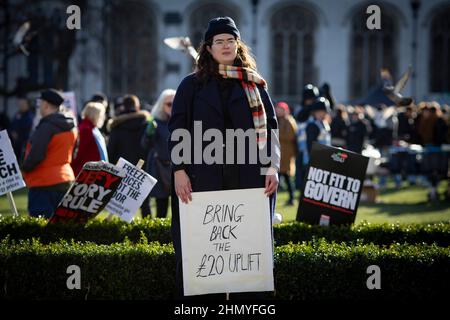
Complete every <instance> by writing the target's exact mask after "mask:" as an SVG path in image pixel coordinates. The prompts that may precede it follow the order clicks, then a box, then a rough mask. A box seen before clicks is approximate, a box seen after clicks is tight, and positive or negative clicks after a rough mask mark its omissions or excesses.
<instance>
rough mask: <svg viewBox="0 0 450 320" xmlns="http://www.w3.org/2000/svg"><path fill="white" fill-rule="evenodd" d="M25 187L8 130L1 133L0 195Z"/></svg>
mask: <svg viewBox="0 0 450 320" xmlns="http://www.w3.org/2000/svg"><path fill="white" fill-rule="evenodd" d="M23 187H25V182H24V181H23V178H22V173H21V172H20V168H19V164H18V163H17V159H16V155H15V154H14V150H13V148H12V145H11V141H10V140H9V136H8V133H7V132H6V130H2V131H0V195H4V194H5V193H8V192H12V191H14V190H17V189H20V188H23Z"/></svg>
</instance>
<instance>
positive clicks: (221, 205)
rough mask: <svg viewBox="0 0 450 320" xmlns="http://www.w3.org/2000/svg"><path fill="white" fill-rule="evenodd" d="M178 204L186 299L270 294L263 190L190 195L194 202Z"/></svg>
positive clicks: (268, 235)
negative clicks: (243, 293) (192, 296)
mask: <svg viewBox="0 0 450 320" xmlns="http://www.w3.org/2000/svg"><path fill="white" fill-rule="evenodd" d="M179 203H180V224H181V248H182V256H183V284H184V294H185V295H186V296H190V295H199V294H207V293H224V292H225V293H229V292H252V291H255V292H256V291H273V290H274V282H273V252H272V226H271V223H270V210H269V198H268V197H266V195H265V194H264V189H263V188H258V189H241V190H227V191H211V192H194V193H192V202H190V203H189V204H187V205H186V204H184V203H182V202H181V200H179Z"/></svg>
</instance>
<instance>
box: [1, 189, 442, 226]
mask: <svg viewBox="0 0 450 320" xmlns="http://www.w3.org/2000/svg"><path fill="white" fill-rule="evenodd" d="M446 188H447V182H442V183H441V184H440V186H439V193H441V194H442V193H443V192H444V190H445V189H446ZM13 195H14V199H15V202H16V205H17V209H18V211H19V214H21V215H27V195H26V189H22V190H19V191H15V192H14V193H13ZM298 195H299V193H298V192H297V193H296V200H295V202H294V205H293V206H285V205H284V204H285V202H286V200H287V193H286V192H279V193H278V198H277V208H276V212H278V213H281V214H282V215H283V221H285V222H287V221H293V220H295V216H296V214H297V206H298ZM152 200H153V199H152ZM151 204H152V212H153V215H155V212H156V209H155V203H154V201H152V203H151ZM0 214H3V215H10V214H11V210H10V208H9V203H8V199H7V197H6V195H3V196H1V197H0ZM106 215H107V213H102V214H100V215H99V216H98V217H97V219H103V218H104V217H106ZM138 216H140V214H138ZM169 216H170V209H169ZM363 220H366V221H369V222H372V223H384V222H388V223H396V222H399V223H433V222H442V221H445V222H450V203H449V202H448V201H444V200H441V201H440V202H437V203H436V202H435V203H427V191H426V189H425V188H424V187H420V186H414V187H403V188H400V189H395V188H394V187H393V185H392V184H388V189H386V190H384V191H382V192H381V193H380V195H379V196H378V200H377V203H375V204H365V203H360V205H359V208H358V213H357V216H356V223H358V222H361V221H363Z"/></svg>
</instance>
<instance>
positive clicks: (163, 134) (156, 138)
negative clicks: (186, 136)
mask: <svg viewBox="0 0 450 320" xmlns="http://www.w3.org/2000/svg"><path fill="white" fill-rule="evenodd" d="M155 122H156V123H157V127H156V129H155V132H154V134H153V135H152V136H151V138H148V137H147V135H146V134H145V133H144V135H143V139H142V142H141V144H142V146H143V147H144V148H145V149H150V150H149V152H148V154H147V166H146V168H147V172H148V173H149V174H150V175H151V176H152V177H154V178H155V179H156V180H158V182H157V183H156V185H155V186H154V187H153V189H152V191H151V192H150V197H154V198H168V197H169V196H170V191H168V190H165V188H164V186H163V183H162V181H163V176H166V175H167V176H169V177H170V171H171V170H172V168H171V165H170V157H169V151H168V147H167V140H168V137H169V130H168V128H167V121H162V120H158V119H155ZM157 158H159V159H157ZM157 161H160V163H161V165H160V166H158V165H157ZM162 171H164V172H162Z"/></svg>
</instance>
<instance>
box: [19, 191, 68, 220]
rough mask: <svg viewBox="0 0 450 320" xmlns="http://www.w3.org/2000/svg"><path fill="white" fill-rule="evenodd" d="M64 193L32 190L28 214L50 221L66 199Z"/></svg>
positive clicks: (29, 194)
mask: <svg viewBox="0 0 450 320" xmlns="http://www.w3.org/2000/svg"><path fill="white" fill-rule="evenodd" d="M64 194H65V192H64V191H50V190H41V189H39V188H30V189H29V190H28V213H29V215H30V216H31V217H39V216H43V217H45V218H47V219H50V218H51V217H52V215H53V213H54V212H55V210H56V207H57V206H58V204H59V202H60V201H61V200H62V198H63V197H64Z"/></svg>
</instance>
